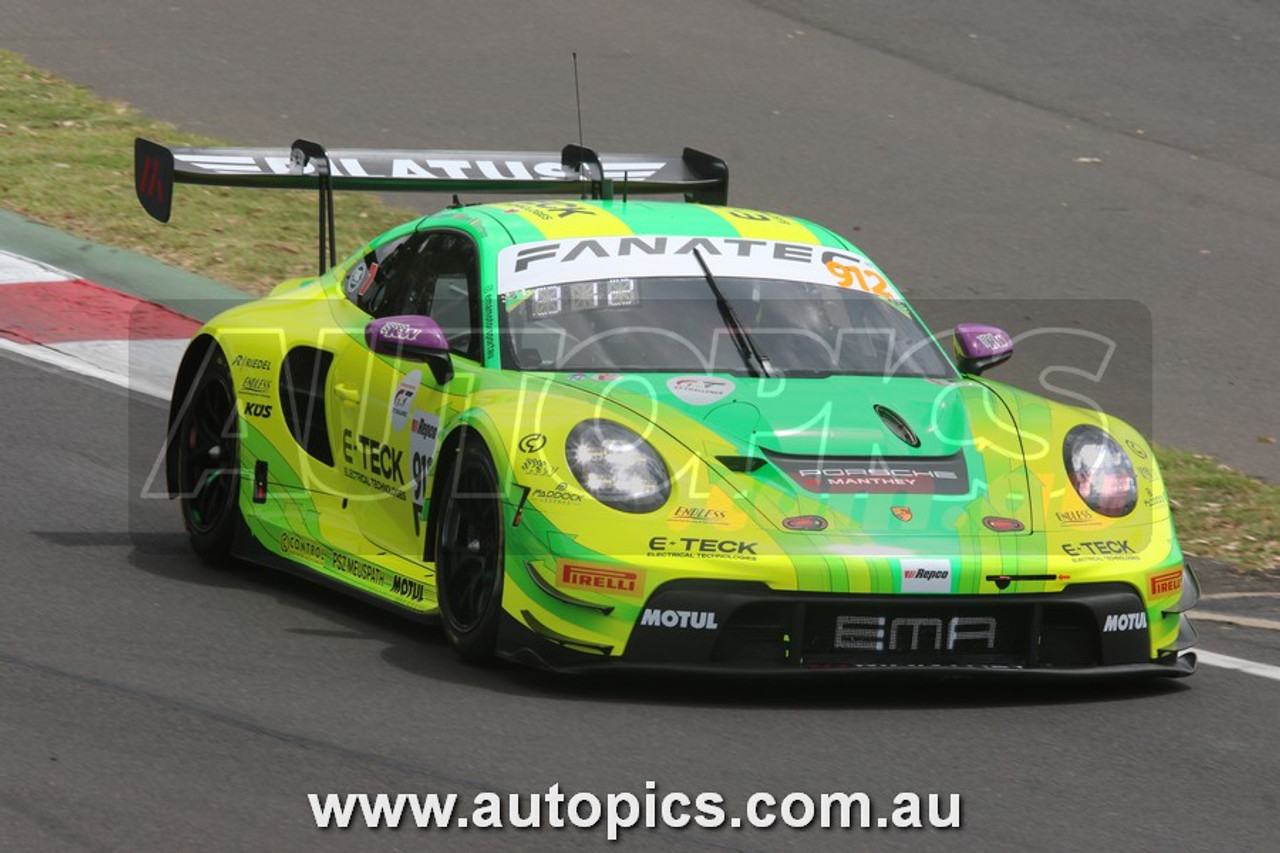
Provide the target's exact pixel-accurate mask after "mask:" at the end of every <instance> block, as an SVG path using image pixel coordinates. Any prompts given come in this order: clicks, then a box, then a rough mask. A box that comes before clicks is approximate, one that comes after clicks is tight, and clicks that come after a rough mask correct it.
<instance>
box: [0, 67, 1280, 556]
mask: <svg viewBox="0 0 1280 853" xmlns="http://www.w3.org/2000/svg"><path fill="white" fill-rule="evenodd" d="M135 136H150V137H153V138H156V139H158V140H162V141H163V142H164V143H165V144H168V145H219V144H226V143H225V142H224V141H222V140H215V139H211V138H209V137H204V136H196V135H193V134H189V133H180V132H179V131H178V130H177V129H176V128H174V127H173V126H172V125H169V124H165V123H162V122H156V121H151V120H149V119H147V118H145V117H143V116H141V115H139V114H138V113H137V111H135V110H134V109H132V108H131V107H129V106H128V105H127V104H123V103H119V102H114V101H106V100H102V99H100V98H97V97H95V96H94V95H93V94H92V93H90V92H89V91H88V90H86V89H84V88H82V87H79V86H76V85H74V84H72V83H69V82H67V81H65V80H62V79H60V78H58V77H56V76H54V75H52V74H49V73H47V72H45V71H41V70H40V69H37V68H33V67H32V66H30V65H28V64H27V63H26V62H24V61H23V60H22V59H21V57H19V56H17V55H16V54H13V53H10V52H8V51H2V50H0V199H3V202H2V203H3V204H4V206H5V207H7V208H9V209H10V210H13V211H15V212H17V213H20V214H22V215H24V216H27V217H30V218H31V219H34V220H36V221H39V222H43V223H45V224H47V225H51V226H54V227H56V228H59V229H61V230H63V231H67V232H69V233H72V234H76V235H78V236H81V237H84V238H87V239H89V240H93V241H95V242H99V243H103V244H106V245H109V246H116V247H120V248H126V249H131V250H133V251H137V252H142V253H145V254H148V255H151V256H152V257H155V258H158V259H159V260H162V261H165V262H166V263H169V264H173V265H174V266H178V267H182V268H184V269H187V270H190V271H192V272H195V273H199V274H200V275H204V276H207V277H209V278H215V279H218V280H220V281H225V282H227V283H229V284H234V285H236V286H237V287H240V288H241V289H243V290H247V291H249V292H251V293H258V294H261V293H264V292H266V290H267V289H268V288H270V287H271V286H272V285H274V284H275V283H276V282H278V281H281V280H283V279H286V278H291V277H293V276H301V275H310V274H312V273H314V271H315V254H314V248H313V247H314V245H315V239H316V223H315V215H316V214H315V195H314V194H313V193H310V192H300V191H289V190H278V191H274V192H258V193H246V192H243V191H239V190H226V189H219V188H206V187H193V186H185V185H184V186H183V187H182V188H181V189H180V190H179V192H180V193H181V194H182V196H181V198H180V201H179V203H178V204H177V205H176V206H175V215H174V220H173V222H171V223H170V224H169V225H167V226H163V227H162V226H160V225H159V224H158V223H156V222H154V221H152V220H151V219H150V218H149V217H148V216H147V215H146V214H145V213H143V211H142V209H141V207H140V206H139V205H138V202H137V199H136V198H135V196H134V192H133V138H134V137H135ZM340 205H341V206H340V215H339V216H338V217H337V242H338V254H339V257H341V256H342V255H344V254H346V253H348V252H350V251H353V250H354V249H356V248H357V247H358V246H359V245H360V243H361V242H362V241H363V240H364V239H367V238H368V237H370V236H372V235H374V234H378V233H381V232H382V231H384V230H386V229H388V228H390V227H392V226H393V225H396V224H399V223H400V222H403V221H405V220H407V219H409V218H411V217H412V216H413V215H414V214H413V213H412V212H411V211H406V210H397V209H394V208H391V207H388V206H386V205H384V204H383V203H382V202H381V201H380V200H379V199H378V198H376V197H374V196H370V195H363V194H357V193H344V194H343V195H342V198H341V201H340ZM260 223H270V227H269V228H263V227H255V226H257V225H258V224H260ZM1156 455H1157V457H1158V458H1159V460H1160V466H1161V469H1162V471H1163V472H1164V478H1165V482H1166V484H1167V486H1168V488H1169V493H1170V494H1171V495H1172V496H1173V500H1172V502H1171V503H1172V507H1173V512H1174V518H1175V520H1176V523H1177V526H1178V533H1179V538H1180V540H1181V542H1182V546H1183V550H1184V551H1185V552H1186V553H1188V554H1192V555H1197V556H1204V557H1211V558H1214V559H1217V560H1222V561H1224V562H1228V563H1231V564H1232V565H1235V566H1238V567H1240V568H1245V569H1258V568H1277V567H1280V486H1275V485H1270V484H1267V483H1263V482H1260V481H1258V480H1255V479H1253V478H1251V477H1248V476H1246V475H1244V474H1242V473H1240V472H1238V471H1234V470H1231V469H1230V468H1227V467H1226V466H1224V465H1221V464H1219V463H1218V462H1217V461H1215V460H1213V459H1211V458H1209V457H1207V456H1201V455H1198V454H1194V453H1186V452H1184V451H1179V450H1173V449H1170V448H1164V447H1161V448H1157V450H1156Z"/></svg>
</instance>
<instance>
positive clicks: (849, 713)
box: [0, 0, 1280, 851]
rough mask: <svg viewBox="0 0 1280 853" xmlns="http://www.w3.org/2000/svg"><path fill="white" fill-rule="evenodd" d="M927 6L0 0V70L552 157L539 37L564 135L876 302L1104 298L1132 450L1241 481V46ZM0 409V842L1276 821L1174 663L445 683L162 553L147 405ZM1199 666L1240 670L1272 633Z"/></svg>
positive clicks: (600, 842)
mask: <svg viewBox="0 0 1280 853" xmlns="http://www.w3.org/2000/svg"><path fill="white" fill-rule="evenodd" d="M778 5H779V6H781V5H782V4H778ZM954 5H956V4H944V3H916V4H910V7H909V9H910V10H909V11H907V8H908V4H888V3H885V4H880V3H875V4H873V3H857V2H855V3H847V4H835V3H832V4H820V3H789V4H787V5H786V8H787V9H789V10H791V12H792V15H793V16H792V17H786V16H783V15H781V14H779V13H778V12H777V11H775V10H773V9H770V8H767V5H763V4H762V5H753V4H747V3H730V2H707V3H701V4H697V6H696V7H694V6H693V4H672V3H665V2H659V3H649V4H622V3H618V4H611V3H589V4H568V3H559V4H540V3H493V4H466V5H458V6H455V7H449V8H448V9H443V8H434V7H425V6H424V4H417V3H409V2H387V3H381V4H373V3H371V4H363V5H362V6H361V7H360V11H359V12H357V11H354V10H353V7H348V6H347V5H344V4H337V3H327V2H311V3H307V4H298V5H296V6H294V5H292V4H286V3H276V4H264V3H257V4H251V3H241V2H238V0H234V1H233V2H223V3H219V4H216V5H215V4H205V5H203V6H192V7H190V8H186V7H183V6H180V5H177V4H170V3H164V4H155V3H141V2H125V0H118V2H113V3H110V4H84V3H79V2H64V0H45V2H42V3H40V4H38V5H36V4H29V5H27V4H15V3H12V2H9V1H8V0H0V19H2V20H3V21H4V22H5V23H4V29H3V34H2V35H0V46H3V47H6V48H10V49H15V50H18V51H20V52H23V53H25V54H26V55H27V56H29V57H30V58H31V59H32V60H33V61H35V62H36V63H37V64H39V65H42V66H44V67H48V68H52V69H53V70H56V71H59V72H61V73H63V74H65V75H67V76H69V77H72V78H73V79H77V80H79V81H81V82H84V83H86V84H89V85H91V86H93V87H94V88H95V89H96V90H97V91H98V92H100V93H102V94H105V95H111V96H115V97H121V98H125V99H128V100H130V101H132V102H134V103H135V104H138V105H139V106H141V107H142V108H143V109H145V110H146V111H147V112H149V113H150V114H152V115H156V116H159V117H163V118H168V119H170V120H173V121H175V122H177V123H179V124H181V125H183V126H184V127H190V128H193V129H199V130H204V131H207V132H211V133H215V134H217V135H220V136H224V137H227V138H229V139H236V140H242V141H261V142H283V143H287V142H288V141H289V140H291V139H292V138H294V137H295V136H311V137H314V138H317V139H321V140H322V141H324V142H326V143H327V144H330V145H338V144H342V145H379V144H386V145H401V144H405V143H406V142H407V141H410V142H409V143H408V144H413V142H411V141H412V140H420V141H421V144H422V145H423V146H424V147H426V146H430V147H483V148H507V147H514V148H525V147H530V148H552V147H558V146H559V145H560V144H562V143H563V142H564V141H566V140H571V139H573V138H574V137H576V120H575V117H574V112H573V99H572V96H573V87H572V78H571V76H570V63H569V59H568V53H569V51H570V50H575V49H576V50H577V51H578V52H579V59H580V64H581V65H582V67H583V70H584V76H583V96H584V108H585V110H586V121H585V123H586V128H587V133H586V135H587V140H588V142H589V143H592V144H594V145H596V146H597V147H598V148H601V149H605V150H637V151H644V150H659V151H666V150H670V149H672V148H673V147H675V146H679V145H683V144H690V145H695V146H699V147H703V148H706V149H708V150H711V151H715V152H716V153H719V154H721V155H722V156H724V157H725V158H726V159H728V160H729V162H730V164H731V167H732V168H733V176H734V181H733V188H732V192H733V196H732V198H733V200H734V201H735V202H736V203H739V204H744V205H755V206H761V207H768V208H772V209H776V210H781V211H785V212H796V213H803V214H805V215H808V216H811V217H813V218H815V219H819V220H821V221H826V222H829V223H830V224H832V225H833V226H836V227H837V228H840V229H841V230H845V231H852V230H853V228H854V227H857V228H858V229H860V230H859V231H858V233H857V234H855V235H854V236H855V237H857V238H858V240H859V242H860V243H861V245H862V246H863V247H864V248H865V249H867V250H868V251H869V252H870V253H871V254H872V255H873V257H876V258H877V259H878V260H879V261H880V263H881V264H882V265H883V266H884V267H885V268H886V269H887V270H888V271H889V272H890V274H891V275H893V276H894V277H895V279H896V280H897V281H898V282H899V283H900V284H901V285H903V286H904V287H905V289H906V290H907V291H908V293H909V294H911V295H912V296H916V297H920V296H924V297H933V298H938V299H946V298H953V297H956V296H966V297H967V296H970V295H974V294H978V293H981V294H983V295H985V296H992V297H1032V298H1042V297H1050V296H1055V297H1056V296H1062V295H1064V293H1068V294H1072V295H1078V296H1081V297H1088V298H1099V299H1101V298H1108V297H1112V296H1115V295H1117V293H1116V291H1119V295H1122V296H1124V297H1125V298H1128V299H1137V300H1140V301H1141V302H1142V303H1143V304H1145V305H1146V306H1147V308H1148V309H1149V310H1150V313H1151V316H1152V318H1153V321H1154V332H1153V337H1152V339H1153V341H1154V348H1155V358H1154V363H1155V365H1156V376H1155V396H1154V405H1155V431H1156V437H1157V438H1158V439H1161V440H1165V441H1169V442H1172V443H1177V444H1182V445H1184V446H1191V447H1197V448H1202V449H1205V450H1209V451H1212V452H1215V453H1221V454H1222V455H1223V456H1224V457H1225V458H1227V459H1229V460H1231V461H1233V462H1235V463H1236V464H1238V465H1240V466H1241V467H1244V468H1246V469H1247V470H1251V471H1256V472H1258V473H1264V474H1270V475H1272V476H1275V473H1276V467H1277V465H1276V462H1275V453H1276V451H1275V450H1274V446H1273V445H1265V444H1262V443H1259V442H1257V441H1256V438H1257V436H1258V435H1272V434H1274V432H1275V421H1276V408H1277V407H1276V405H1275V400H1276V393H1277V392H1276V385H1275V383H1274V381H1273V380H1272V379H1271V378H1270V373H1271V364H1272V363H1273V362H1274V357H1273V356H1272V355H1271V347H1270V345H1269V343H1268V342H1269V333H1270V331H1269V330H1270V325H1271V322H1272V321H1273V320H1275V319H1276V313H1277V311H1276V305H1277V300H1276V299H1275V297H1274V295H1273V293H1272V291H1273V285H1272V284H1271V277H1272V276H1273V275H1274V270H1276V269H1277V268H1280V267H1278V265H1277V264H1275V263H1274V261H1275V260H1276V255H1277V254H1278V253H1280V250H1277V248H1276V245H1277V241H1276V240H1275V239H1274V236H1273V232H1274V230H1275V229H1274V226H1275V224H1276V223H1275V219H1276V216H1275V211H1276V209H1277V206H1276V202H1277V200H1278V198H1280V194H1278V193H1277V191H1276V184H1275V182H1276V174H1275V173H1276V172H1277V171H1280V167H1277V166H1275V165H1274V164H1275V163H1277V162H1280V161H1277V160H1276V159H1275V158H1274V156H1273V155H1274V154H1275V153H1277V152H1275V151H1274V150H1272V149H1274V148H1275V147H1277V146H1278V145H1280V142H1278V141H1277V140H1280V135H1277V134H1275V133H1273V132H1271V131H1273V130H1276V129H1277V128H1275V127H1273V125H1274V124H1275V123H1276V119H1275V118H1274V117H1273V116H1272V115H1271V114H1270V111H1269V109H1270V105H1269V104H1268V103H1266V101H1265V98H1264V95H1269V94H1270V93H1273V92H1274V91H1275V87H1274V85H1273V84H1274V82H1275V79H1274V78H1275V76H1276V75H1277V74H1280V71H1277V70H1276V68H1275V66H1274V62H1273V61H1272V57H1274V56H1275V55H1277V54H1276V51H1275V48H1276V47H1277V38H1276V36H1277V34H1278V33H1280V17H1277V14H1276V12H1275V11H1274V10H1273V9H1271V8H1269V7H1267V6H1266V5H1262V4H1237V3H1223V2H1216V3H1208V4H1201V3H1196V4H1192V3H1189V2H1187V3H1165V4H1161V6H1160V11H1159V13H1158V14H1157V13H1150V12H1149V11H1148V10H1147V7H1145V6H1144V7H1143V11H1142V13H1141V14H1139V13H1138V12H1137V11H1134V9H1136V8H1137V7H1136V5H1135V4H1115V3H1112V4H1104V3H1092V2H1088V3H1076V4H1073V5H1072V9H1073V10H1078V11H1076V12H1075V14H1073V15H1072V16H1071V17H1070V19H1066V18H1064V15H1063V13H1062V12H1060V11H1059V12H1055V11H1054V9H1056V8H1057V6H1056V5H1055V4H1050V3H1038V2H1020V3H1013V2H1007V3H1006V2H991V3H983V4H971V5H976V6H978V7H980V8H977V9H972V8H968V9H966V11H964V12H958V11H955V10H953V9H952V6H954ZM379 9H381V10H383V11H382V12H381V13H379V11H378V10H379ZM1122 9H1123V10H1128V11H1127V12H1123V13H1122V12H1121V11H1119V10H1122ZM962 14H963V15H970V16H972V19H971V20H965V19H963V18H960V17H958V16H960V15H962ZM1235 36H1239V40H1237V39H1236V38H1235ZM970 48H974V49H973V50H970ZM1268 87H1271V88H1270V89H1268ZM335 116H339V117H340V118H335ZM1138 130H1143V131H1145V132H1144V133H1143V134H1141V135H1139V134H1138V133H1137V131H1138ZM1078 157H1089V158H1098V159H1101V160H1102V163H1100V164H1085V163H1076V162H1074V161H1075V159H1076V158H1078ZM1064 202H1065V204H1064ZM339 209H340V208H339ZM178 215H180V208H179V213H178ZM1206 251H1207V252H1208V254H1202V252H1206ZM0 399H3V400H5V401H7V402H6V405H5V414H4V417H3V418H2V419H0V466H3V467H2V469H0V470H4V471H5V472H6V481H7V484H8V485H7V487H6V489H5V491H4V496H3V499H2V500H3V515H4V523H3V524H0V554H3V555H4V556H3V563H2V566H3V568H2V569H0V571H2V572H3V579H4V581H3V594H0V746H3V758H2V759H0V848H3V849H6V850H7V849H15V850H64V849H65V850H79V849H84V850H134V849H164V850H211V849H254V850H259V849H270V850H294V849H297V850H327V849H359V850H365V849H449V850H473V849H493V850H503V849H511V850H541V849H546V850H576V849H582V850H590V849H602V848H605V847H607V846H608V845H606V843H605V841H604V839H603V835H602V833H601V832H600V831H599V830H595V831H589V832H583V831H574V830H564V831H549V830H545V829H544V830H540V831H531V832H523V833H521V832H513V831H506V832H475V833H470V834H468V833H464V832H457V831H452V832H450V833H448V834H438V833H430V832H418V831H414V830H402V831H399V832H387V831H385V830H384V831H379V832H376V833H373V832H368V831H365V830H349V831H345V832H339V831H328V832H320V831H318V830H316V829H315V828H314V827H313V825H312V821H311V816H310V809H309V807H308V805H307V802H306V794H307V793H308V792H328V791H333V792H348V791H370V792H378V791H383V792H428V791H440V792H456V793H458V794H460V795H462V796H463V797H469V796H471V795H473V794H474V793H476V792H478V791H482V790H492V791H499V792H512V793H515V792H519V793H530V792H535V791H545V790H546V789H547V788H548V787H549V786H550V785H551V784H553V783H557V782H558V783H560V784H561V785H562V786H563V788H564V790H566V791H590V792H594V793H596V794H597V795H600V796H603V795H605V794H607V793H610V792H616V791H630V792H642V791H643V790H644V785H645V782H646V781H647V780H655V781H656V782H657V783H658V785H659V789H660V791H663V792H670V791H684V792H688V793H690V794H693V793H697V792H702V791H717V792H720V793H722V794H723V795H724V796H725V797H726V800H727V802H728V803H730V804H731V805H734V804H740V803H742V802H744V801H745V799H746V796H747V795H748V794H749V793H751V792H754V791H758V790H760V791H771V792H774V793H775V794H777V795H778V796H782V795H785V794H786V793H788V792H791V791H807V792H810V793H814V794H817V793H820V792H824V791H866V792H868V793H870V794H872V795H873V796H874V797H875V798H876V800H877V802H879V803H885V802H888V799H889V798H890V797H891V796H892V795H893V794H894V793H896V792H898V791H919V792H958V793H960V794H961V795H962V797H963V804H964V809H963V819H964V821H963V828H962V829H960V830H953V831H949V832H941V833H939V832H928V831H923V832H892V831H882V830H881V831H872V834H871V835H870V836H867V837H863V836H862V835H860V834H857V833H854V834H852V835H846V834H844V833H838V832H824V831H818V830H809V831H805V832H797V831H792V830H785V829H773V830H769V831H763V832H751V831H747V830H742V831H733V830H720V831H702V830H686V831H678V832H677V831H665V832H654V831H640V832H632V833H630V834H629V835H627V836H626V837H625V838H624V841H623V842H622V844H621V846H620V848H619V849H635V850H650V849H652V850H684V849H695V850H697V849H709V850H720V849H729V850H806V851H808V850H827V849H830V850H836V849H841V850H844V849H850V848H851V847H858V846H861V845H866V846H868V847H874V848H875V849H906V848H908V847H910V848H912V849H925V850H928V849H985V850H1026V849H1079V848H1082V847H1083V848H1089V847H1092V848H1095V849H1120V848H1125V849H1186V850H1195V849H1210V848H1212V849H1273V845H1274V839H1275V838H1276V837H1277V831H1278V830H1280V817H1278V815H1280V807H1278V806H1280V804H1278V803H1277V802H1276V791H1277V790H1280V784H1278V783H1280V759H1278V758H1277V756H1280V742H1278V741H1280V736H1278V735H1277V733H1276V732H1277V727H1276V725H1275V720H1276V716H1277V715H1276V710H1277V697H1278V696H1280V684H1278V683H1277V682H1275V681H1271V680H1267V679H1264V678H1258V677H1254V676H1250V675H1246V674H1243V673H1239V672H1233V671H1228V670H1223V669H1220V668H1214V667H1207V666H1205V667H1202V668H1201V670H1200V672H1198V673H1197V674H1196V675H1195V676H1194V677H1193V678H1192V679H1189V680H1186V681H1181V682H1151V683H1139V684H1129V685H1106V684H1094V685H1086V686H1079V685H1065V686H1064V685H1058V686H1054V685H1049V686H1045V685H1003V686H1002V685H995V686H993V685H988V684H976V685H975V684H970V683H967V682H944V683H930V684H927V685H906V686H903V685H898V684H893V683H881V682H877V683H871V684H866V683H857V684H849V683H838V684H823V685H820V686H819V685H810V686H796V685H794V684H772V683H758V682H757V683H749V684H744V683H738V682H720V681H713V682H687V681H684V682H674V683H672V682H668V681H657V680H643V681H639V682H630V681H617V680H605V681H602V682H581V681H564V680H560V679H551V678H547V677H544V676H541V675H538V674H535V673H527V672H523V671H520V670H512V669H507V668H497V669H493V670H478V669H475V668H472V667H466V666H463V665H461V664H459V663H457V662H455V661H454V660H453V658H452V657H451V655H450V654H449V652H448V649H447V648H446V647H445V646H444V644H443V642H442V640H441V638H440V636H439V634H438V633H436V632H434V631H432V630H430V629H427V628H423V627H420V626H417V625H415V624H413V623H409V622H405V621H401V620H397V619H395V618H391V617H388V616H386V615H385V614H384V613H382V612H381V611H379V610H375V609H372V608H369V607H365V606H363V605H360V604H356V603H353V602H350V601H348V600H346V599H344V598H342V597H340V596H337V595H335V594H332V593H330V592H327V591H325V590H322V589H320V588H318V587H315V586H313V585H311V584H308V583H306V582H304V581H300V580H296V579H293V578H291V577H287V576H283V575H279V574H275V573H270V572H263V571H259V570H256V569H253V568H250V567H235V568H230V569H224V570H212V569H210V568H208V567H206V566H204V565H202V564H201V563H199V562H198V561H197V560H196V559H195V558H194V557H192V556H191V555H190V553H189V552H188V551H187V549H186V547H185V543H184V540H183V536H182V533H181V530H180V525H179V523H178V520H177V516H176V512H175V508H174V507H173V506H172V505H171V504H169V503H167V502H164V501H159V500H146V499H143V498H142V497H140V495H139V492H140V491H141V484H143V483H144V482H145V480H146V477H147V474H148V472H149V470H150V467H151V464H152V462H153V461H154V459H153V454H154V451H155V448H156V446H157V444H158V442H159V440H160V437H161V431H162V430H163V408H162V405H161V404H160V403H159V402H158V401H155V400H152V399H149V398H142V397H135V398H130V397H128V396H127V395H126V394H125V393H124V392H122V391H120V390H118V389H114V388H110V387H106V386H103V385H100V384H97V383H94V382H90V381H86V380H81V379H78V378H75V377H71V376H67V375H65V374H61V373H56V372H53V371H50V370H48V369H46V368H44V367H40V366H36V365H33V364H31V363H28V362H25V361H22V360H19V359H13V358H8V357H6V358H3V359H0ZM1272 618H1274V614H1272ZM1201 635H1202V640H1203V645H1204V646H1205V647H1206V648H1209V649H1212V650H1213V651H1216V652H1221V653H1225V654H1231V655H1237V656H1240V657H1246V658H1249V659H1252V660H1257V661H1261V662H1263V663H1268V664H1272V665H1277V664H1280V649H1278V648H1277V642H1276V635H1275V634H1274V633H1272V632H1266V631H1257V630H1252V629H1245V628H1231V627H1225V626H1217V625H1213V624H1204V623H1202V624H1201Z"/></svg>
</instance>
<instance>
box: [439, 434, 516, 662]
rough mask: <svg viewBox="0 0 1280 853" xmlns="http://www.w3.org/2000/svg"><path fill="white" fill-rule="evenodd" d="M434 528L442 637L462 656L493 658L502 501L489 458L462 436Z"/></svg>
mask: <svg viewBox="0 0 1280 853" xmlns="http://www.w3.org/2000/svg"><path fill="white" fill-rule="evenodd" d="M457 454H458V455H457V461H456V463H455V464H454V466H453V469H452V476H451V477H450V480H451V481H452V482H451V483H450V486H449V492H448V496H447V499H446V501H445V506H444V514H443V516H442V517H441V519H440V524H439V526H438V528H437V529H438V534H437V535H438V536H439V539H438V540H437V542H436V594H437V595H438V596H439V602H440V619H441V622H442V623H443V625H444V631H445V635H446V636H447V637H448V638H449V642H450V643H452V644H453V647H454V649H455V650H456V651H457V652H458V654H459V656H461V657H462V658H463V660H466V661H470V662H472V663H480V662H485V661H489V660H492V658H493V652H494V647H495V645H496V642H497V638H498V623H499V619H500V617H501V615H502V582H503V541H502V504H501V503H500V501H499V497H498V474H497V471H496V470H495V468H494V465H493V457H491V456H490V455H489V451H488V449H487V448H486V447H485V446H484V443H483V442H481V441H480V440H479V439H478V437H476V436H474V435H468V436H467V437H464V438H463V439H462V442H461V444H460V446H459V448H458V451H457Z"/></svg>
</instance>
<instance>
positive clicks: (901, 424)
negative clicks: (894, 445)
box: [874, 405, 920, 447]
mask: <svg viewBox="0 0 1280 853" xmlns="http://www.w3.org/2000/svg"><path fill="white" fill-rule="evenodd" d="M874 408H875V410H876V414H877V415H879V416H880V420H882V421H884V425H885V426H886V427H888V428H889V432H891V433H893V434H894V435H896V436H897V437H898V438H900V439H902V442H903V443H904V444H906V445H908V446H909V447H919V446H920V436H918V435H916V434H915V431H914V430H912V429H911V427H909V426H907V422H906V421H904V420H903V419H902V415H899V414H898V413H897V412H895V411H894V410H893V409H890V408H888V407H887V406H880V405H877V406H874Z"/></svg>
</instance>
